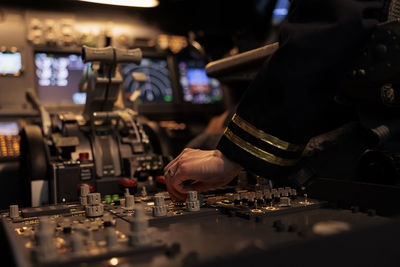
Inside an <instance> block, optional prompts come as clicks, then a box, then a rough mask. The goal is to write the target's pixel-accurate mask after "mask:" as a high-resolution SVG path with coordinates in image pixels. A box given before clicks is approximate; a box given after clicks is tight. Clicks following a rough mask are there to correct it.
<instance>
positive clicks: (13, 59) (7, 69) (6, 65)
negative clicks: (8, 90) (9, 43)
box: [0, 52, 22, 75]
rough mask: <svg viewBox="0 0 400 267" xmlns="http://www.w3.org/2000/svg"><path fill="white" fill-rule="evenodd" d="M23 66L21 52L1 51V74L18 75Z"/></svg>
mask: <svg viewBox="0 0 400 267" xmlns="http://www.w3.org/2000/svg"><path fill="white" fill-rule="evenodd" d="M21 68H22V62H21V53H19V52H0V74H2V75H18V74H19V73H20V71H21Z"/></svg>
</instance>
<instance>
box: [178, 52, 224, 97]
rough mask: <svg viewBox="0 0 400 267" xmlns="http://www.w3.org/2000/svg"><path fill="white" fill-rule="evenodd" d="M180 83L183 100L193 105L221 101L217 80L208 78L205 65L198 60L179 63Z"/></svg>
mask: <svg viewBox="0 0 400 267" xmlns="http://www.w3.org/2000/svg"><path fill="white" fill-rule="evenodd" d="M179 74H180V79H179V80H180V83H181V86H182V90H183V100H184V101H185V102H190V103H194V104H211V103H215V102H218V101H220V100H221V99H222V90H221V86H220V83H219V82H218V80H216V79H214V78H209V77H208V76H207V74H206V70H205V64H204V62H202V61H199V60H188V61H181V62H179Z"/></svg>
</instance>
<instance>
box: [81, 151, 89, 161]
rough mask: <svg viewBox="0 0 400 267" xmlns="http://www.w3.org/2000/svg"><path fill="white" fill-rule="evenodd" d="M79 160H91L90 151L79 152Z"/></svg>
mask: <svg viewBox="0 0 400 267" xmlns="http://www.w3.org/2000/svg"><path fill="white" fill-rule="evenodd" d="M79 160H80V161H87V160H89V153H88V152H83V153H79Z"/></svg>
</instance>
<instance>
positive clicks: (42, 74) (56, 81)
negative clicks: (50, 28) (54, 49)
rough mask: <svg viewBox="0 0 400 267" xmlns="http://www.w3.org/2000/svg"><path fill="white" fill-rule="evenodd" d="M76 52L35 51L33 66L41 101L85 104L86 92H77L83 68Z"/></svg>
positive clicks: (83, 65)
mask: <svg viewBox="0 0 400 267" xmlns="http://www.w3.org/2000/svg"><path fill="white" fill-rule="evenodd" d="M85 66H87V65H86V64H84V63H83V61H82V59H81V57H80V55H78V54H64V53H36V54H35V67H36V77H37V88H38V95H39V99H40V101H41V102H42V103H59V104H72V103H74V104H85V102H86V93H82V92H79V82H80V80H81V78H82V72H83V69H84V68H85Z"/></svg>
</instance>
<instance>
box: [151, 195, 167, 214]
mask: <svg viewBox="0 0 400 267" xmlns="http://www.w3.org/2000/svg"><path fill="white" fill-rule="evenodd" d="M166 215H167V206H166V205H165V200H164V196H162V195H155V196H154V206H153V216H154V217H162V216H166Z"/></svg>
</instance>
